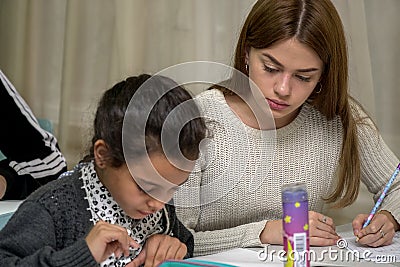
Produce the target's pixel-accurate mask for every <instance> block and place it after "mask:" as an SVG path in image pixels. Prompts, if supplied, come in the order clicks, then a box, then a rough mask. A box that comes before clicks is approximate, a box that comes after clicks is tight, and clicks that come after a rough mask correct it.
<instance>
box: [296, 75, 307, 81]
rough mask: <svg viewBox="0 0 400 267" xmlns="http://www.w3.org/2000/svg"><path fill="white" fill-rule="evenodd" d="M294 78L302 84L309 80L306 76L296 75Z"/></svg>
mask: <svg viewBox="0 0 400 267" xmlns="http://www.w3.org/2000/svg"><path fill="white" fill-rule="evenodd" d="M296 77H297V78H298V79H299V80H300V81H302V82H309V81H310V80H311V78H310V77H306V76H301V75H296Z"/></svg>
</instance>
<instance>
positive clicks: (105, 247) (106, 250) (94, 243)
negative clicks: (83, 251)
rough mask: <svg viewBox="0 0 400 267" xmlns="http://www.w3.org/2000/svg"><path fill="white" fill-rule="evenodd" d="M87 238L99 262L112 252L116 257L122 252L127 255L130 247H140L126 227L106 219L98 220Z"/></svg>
mask: <svg viewBox="0 0 400 267" xmlns="http://www.w3.org/2000/svg"><path fill="white" fill-rule="evenodd" d="M85 240H86V243H87V245H88V247H89V250H90V252H91V253H92V255H93V258H94V259H95V260H96V262H97V263H100V262H103V261H104V260H106V259H107V258H108V257H109V256H110V255H111V254H112V253H114V254H115V256H116V258H119V257H120V256H121V255H122V254H123V255H124V256H125V257H127V256H129V247H133V248H139V245H138V244H137V243H136V242H135V241H134V240H133V239H132V238H131V237H130V236H129V235H128V232H127V231H126V229H125V228H123V227H121V226H118V225H114V224H110V223H106V222H104V221H98V222H97V223H96V225H95V226H94V227H93V228H92V230H90V232H89V234H88V235H87V236H86V238H85Z"/></svg>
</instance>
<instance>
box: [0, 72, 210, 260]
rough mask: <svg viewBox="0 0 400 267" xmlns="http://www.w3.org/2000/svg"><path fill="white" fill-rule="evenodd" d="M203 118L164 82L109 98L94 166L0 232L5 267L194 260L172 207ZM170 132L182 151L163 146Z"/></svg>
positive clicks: (65, 178) (145, 80)
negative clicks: (183, 160) (165, 136)
mask: <svg viewBox="0 0 400 267" xmlns="http://www.w3.org/2000/svg"><path fill="white" fill-rule="evenodd" d="M143 92H144V93H143ZM131 99H135V100H134V101H133V100H132V101H131ZM149 99H155V101H154V102H153V103H149ZM130 102H131V103H130ZM183 103H185V105H184V108H181V109H175V108H177V107H178V106H182V105H181V104H183ZM188 103H189V104H188ZM190 103H191V104H190ZM146 110H147V111H148V112H147V114H146ZM188 115H189V116H190V117H191V118H195V119H192V120H190V121H187V120H186V118H187V116H188ZM198 115H199V110H198V108H197V106H196V105H195V104H194V103H193V101H192V98H191V96H190V95H189V94H188V92H187V91H185V90H184V89H183V88H182V87H179V86H178V85H177V84H176V83H175V82H173V81H172V80H170V79H168V78H166V77H163V76H153V77H151V76H149V75H144V74H143V75H140V76H137V77H130V78H128V79H126V80H125V81H122V82H120V83H117V84H116V85H115V86H113V87H112V88H111V89H109V90H108V91H106V92H105V93H104V95H103V97H102V99H101V100H100V102H99V106H98V108H97V112H96V117H95V121H94V136H93V138H92V143H91V148H90V152H89V154H88V156H87V157H85V159H84V160H83V161H82V162H81V163H80V164H78V165H77V166H76V167H75V168H74V169H73V170H72V171H70V172H66V173H64V174H63V175H62V176H61V177H60V178H59V179H58V180H56V181H53V182H51V183H48V184H46V185H45V186H43V187H41V188H40V189H39V190H37V191H35V192H34V193H33V194H31V195H30V196H29V197H28V198H27V199H26V200H25V201H24V202H23V203H22V204H21V205H20V207H19V208H18V210H17V211H16V212H15V214H14V215H13V217H12V218H11V219H10V221H9V222H8V224H7V225H6V226H5V227H4V228H3V230H2V231H1V232H0V265H1V266H97V265H98V264H99V263H100V265H101V266H125V265H127V266H139V265H141V264H145V266H157V265H158V264H159V263H160V262H161V261H162V260H164V259H182V258H184V257H188V256H191V255H192V251H193V236H192V235H191V233H190V232H189V231H188V230H187V229H186V228H185V227H184V226H183V225H182V224H181V223H180V222H179V221H178V220H177V218H176V215H175V211H174V208H173V206H171V205H165V202H168V201H169V200H170V199H171V198H172V195H173V193H174V192H175V190H176V189H177V188H178V186H179V185H181V184H182V183H184V182H185V181H186V180H187V178H188V176H189V171H190V170H191V169H192V168H193V166H194V160H195V159H196V158H197V156H198V154H199V150H198V145H199V143H200V141H201V140H202V139H203V138H204V135H205V124H204V121H203V120H202V119H201V118H199V117H198ZM165 121H169V122H170V123H169V128H167V129H165V127H164V122H165ZM142 122H144V123H142ZM142 127H143V128H142ZM126 129H127V130H126ZM164 130H166V132H167V135H168V133H169V132H173V133H175V132H178V133H179V134H178V135H177V136H174V137H175V138H172V139H173V140H177V142H179V147H178V146H177V147H174V148H175V149H174V148H172V149H171V144H170V143H168V140H167V141H165V140H163V139H162V136H164V134H162V132H163V131H164ZM132 133H134V134H132ZM169 141H170V140H169ZM142 144H143V147H142V146H141V145H142ZM173 144H174V143H173ZM166 149H169V151H168V158H167V154H166V153H165V150H166ZM180 154H183V156H184V157H185V158H186V159H188V160H187V162H186V163H185V164H183V165H182V164H180V165H179V164H178V163H180V162H181V159H180V157H179V156H178V155H180ZM172 162H173V163H174V164H173V163H172ZM181 165H182V166H183V167H184V168H183V167H182V168H180V166H181ZM144 188H145V189H146V192H151V194H149V193H146V192H145V191H144ZM158 192H163V194H162V195H161V194H159V193H158Z"/></svg>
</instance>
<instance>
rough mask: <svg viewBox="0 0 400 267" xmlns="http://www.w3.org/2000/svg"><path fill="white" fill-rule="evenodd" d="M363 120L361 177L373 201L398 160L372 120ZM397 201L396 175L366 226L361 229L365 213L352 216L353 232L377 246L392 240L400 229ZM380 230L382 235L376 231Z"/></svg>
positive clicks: (398, 182) (399, 187) (398, 184)
mask: <svg viewBox="0 0 400 267" xmlns="http://www.w3.org/2000/svg"><path fill="white" fill-rule="evenodd" d="M364 122H365V124H360V125H359V126H358V137H359V144H360V161H361V178H362V181H363V182H364V183H365V185H366V186H367V188H368V190H369V191H370V192H371V193H373V194H374V200H375V201H376V200H377V199H378V198H379V196H380V194H381V193H382V191H383V189H384V187H385V185H386V183H387V182H388V180H389V179H390V177H391V175H392V174H393V172H394V170H395V168H396V166H397V165H398V164H399V159H398V158H397V157H396V156H395V155H394V153H393V152H392V151H391V150H390V149H389V148H388V146H387V145H386V143H385V142H384V140H383V139H382V137H381V135H380V134H379V133H378V130H377V129H376V127H375V126H374V125H373V124H372V121H371V120H370V119H365V120H364ZM399 203H400V179H399V177H397V179H396V180H395V181H394V183H393V184H392V186H391V188H390V190H389V191H388V193H387V194H386V197H385V198H384V201H383V202H382V204H381V207H380V211H379V212H378V213H377V214H376V215H375V216H374V218H373V220H372V221H371V223H370V224H369V225H368V226H367V227H366V228H364V229H362V225H363V223H364V221H365V220H366V218H367V217H368V214H361V215H359V216H357V217H356V218H355V219H354V221H353V230H354V234H355V235H357V236H358V237H359V238H360V240H359V242H360V243H361V244H366V245H370V246H373V247H376V246H381V245H388V244H390V243H391V242H392V239H393V237H394V234H395V231H398V230H399V222H400V205H399ZM371 209H372V207H371ZM380 230H381V231H383V233H384V234H382V233H381V232H379V231H380ZM382 235H384V237H383V238H382Z"/></svg>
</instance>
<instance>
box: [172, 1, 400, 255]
mask: <svg viewBox="0 0 400 267" xmlns="http://www.w3.org/2000/svg"><path fill="white" fill-rule="evenodd" d="M347 64H348V63H347V50H346V41H345V37H344V32H343V26H342V23H341V20H340V18H339V15H338V13H337V11H336V9H335V7H334V5H333V4H332V3H331V2H330V1H329V0H318V1H308V0H259V1H257V2H256V3H255V5H254V6H253V8H252V10H251V11H250V13H249V15H248V17H247V19H246V21H245V23H244V25H243V28H242V30H241V34H240V37H239V41H238V43H237V47H236V52H235V57H234V68H235V69H236V70H237V71H238V72H239V73H240V74H241V75H246V76H248V78H246V82H247V86H239V87H238V85H240V84H242V85H243V82H240V75H239V74H237V73H234V74H233V75H232V78H231V79H230V80H228V81H226V82H225V83H224V85H223V86H221V85H219V86H215V87H214V88H213V89H211V90H207V91H205V92H203V93H201V94H200V95H198V96H197V97H196V100H197V102H198V103H199V105H200V107H201V110H202V113H203V115H204V117H205V118H207V121H206V122H207V124H208V126H209V128H210V130H211V134H212V136H213V139H212V140H211V142H210V144H209V146H208V150H207V151H206V152H205V153H204V157H202V159H201V160H199V161H198V164H197V166H196V167H195V170H196V172H194V173H193V174H191V176H190V178H189V182H188V185H190V186H191V189H192V188H198V190H197V191H195V190H193V191H191V192H192V194H190V196H189V195H188V194H184V192H182V193H180V192H178V194H177V195H176V197H175V201H176V203H177V205H178V203H179V204H180V203H182V204H183V205H185V206H186V207H178V208H177V214H178V217H179V218H180V219H181V220H182V222H183V223H184V224H185V225H186V226H187V227H188V228H190V229H192V230H193V231H192V232H193V233H194V240H195V255H202V254H209V253H214V252H218V251H221V250H223V249H229V248H233V247H249V246H259V245H261V244H265V243H272V244H282V220H281V216H282V210H281V207H282V204H281V195H280V192H281V186H282V185H283V184H288V183H293V182H305V183H306V184H307V188H308V192H309V208H310V213H309V222H310V224H309V232H310V244H311V245H318V246H325V245H334V244H335V242H336V241H337V240H338V238H339V237H338V235H337V233H336V231H335V224H334V222H333V220H332V218H329V217H327V216H325V215H324V214H323V210H324V208H325V207H326V206H325V204H329V203H330V204H333V205H334V206H336V207H345V206H348V205H350V204H351V203H353V202H354V200H355V199H356V197H357V194H358V190H359V185H360V181H362V182H364V183H365V184H366V186H367V187H368V189H369V191H370V192H372V193H374V194H375V197H377V196H379V193H380V192H381V190H383V188H384V186H385V184H386V182H387V180H388V179H389V178H390V176H391V174H392V173H393V171H394V169H395V168H396V166H397V164H398V159H397V158H396V156H395V155H394V154H393V153H392V152H391V150H390V149H389V148H388V147H387V146H386V144H385V143H384V141H383V140H382V138H381V136H380V135H379V133H378V132H377V129H376V127H375V126H374V124H373V123H372V121H371V120H370V118H368V116H367V115H366V114H365V113H364V112H363V110H362V108H361V107H360V105H359V104H357V103H356V101H355V100H353V99H352V98H350V96H349V94H348V66H347ZM249 81H251V82H253V83H254V84H255V85H256V86H257V87H258V90H259V92H261V94H262V98H263V101H264V103H265V104H267V105H268V107H269V108H270V111H271V114H272V115H271V116H272V117H273V121H274V123H275V126H276V133H275V138H270V137H268V136H269V135H268V132H269V133H270V135H273V131H271V130H265V129H266V128H264V127H260V125H259V120H258V118H257V116H256V115H255V114H256V113H254V112H253V110H254V109H252V107H251V105H250V104H248V103H251V101H248V99H251V95H252V93H251V92H253V91H251V90H252V89H254V86H252V85H251V83H250V86H249ZM227 84H228V85H233V86H234V87H235V88H234V90H232V88H229V86H227ZM253 102H254V101H253ZM267 115H268V114H266V116H267ZM267 129H268V128H267ZM193 192H195V193H193ZM399 193H400V183H399V182H397V183H395V184H394V185H393V186H392V188H391V190H390V191H389V194H388V195H387V196H386V198H385V201H384V202H383V205H382V206H381V211H379V212H378V214H376V215H375V217H374V219H373V220H372V222H371V223H370V224H369V226H367V227H366V228H364V229H362V224H363V222H364V221H365V220H366V218H367V215H366V214H361V215H358V216H356V217H355V219H354V221H353V229H354V234H355V235H357V236H358V237H359V242H360V243H361V244H365V245H368V246H372V247H377V246H384V245H387V244H390V243H391V241H392V239H393V236H394V234H395V231H397V230H398V229H399V221H400V206H399V204H398V203H400V197H399Z"/></svg>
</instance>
